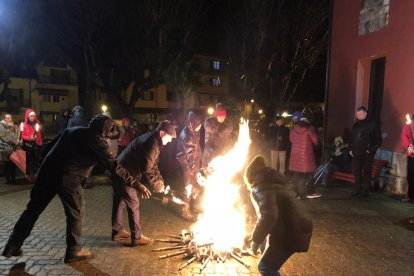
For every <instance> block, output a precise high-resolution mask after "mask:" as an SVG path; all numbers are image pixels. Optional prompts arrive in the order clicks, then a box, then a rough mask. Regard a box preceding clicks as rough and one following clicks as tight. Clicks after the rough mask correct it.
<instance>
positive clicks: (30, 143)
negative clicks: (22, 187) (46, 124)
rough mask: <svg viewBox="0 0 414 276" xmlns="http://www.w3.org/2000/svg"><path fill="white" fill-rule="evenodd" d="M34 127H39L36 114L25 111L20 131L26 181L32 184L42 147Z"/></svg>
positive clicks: (38, 131)
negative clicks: (24, 153) (24, 157)
mask: <svg viewBox="0 0 414 276" xmlns="http://www.w3.org/2000/svg"><path fill="white" fill-rule="evenodd" d="M36 125H37V126H38V127H40V124H39V120H38V118H37V115H36V112H34V110H33V109H27V110H26V113H25V116H24V122H23V131H22V141H23V150H24V151H25V152H26V177H27V181H29V182H33V181H34V178H35V174H36V172H37V164H38V161H39V160H38V152H39V149H40V147H42V145H43V141H42V134H41V132H40V130H39V129H36Z"/></svg>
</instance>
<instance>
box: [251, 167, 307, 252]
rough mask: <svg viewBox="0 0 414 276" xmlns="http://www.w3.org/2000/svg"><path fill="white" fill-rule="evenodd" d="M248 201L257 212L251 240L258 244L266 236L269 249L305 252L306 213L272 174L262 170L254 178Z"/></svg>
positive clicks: (278, 177)
mask: <svg viewBox="0 0 414 276" xmlns="http://www.w3.org/2000/svg"><path fill="white" fill-rule="evenodd" d="M254 183H255V186H254V188H253V190H252V193H251V197H252V199H253V200H254V202H255V203H256V204H255V205H256V206H257V207H256V208H257V209H258V220H257V223H256V226H255V228H254V230H253V234H252V240H253V241H254V242H255V243H257V244H261V243H262V242H263V241H264V240H265V238H266V237H267V235H270V236H269V242H270V244H271V245H277V246H283V247H284V249H285V250H287V251H291V252H303V251H307V249H308V248H309V243H310V238H311V236H312V230H313V224H312V219H311V217H310V214H309V212H308V211H307V210H306V207H305V206H304V205H303V203H302V202H300V201H299V200H297V198H296V194H295V193H294V192H292V191H290V190H288V189H287V188H286V187H285V185H284V180H283V178H282V177H281V176H279V175H278V174H277V173H276V171H274V170H271V169H268V168H266V169H265V170H263V171H262V173H259V174H258V175H257V176H256V178H255V181H254Z"/></svg>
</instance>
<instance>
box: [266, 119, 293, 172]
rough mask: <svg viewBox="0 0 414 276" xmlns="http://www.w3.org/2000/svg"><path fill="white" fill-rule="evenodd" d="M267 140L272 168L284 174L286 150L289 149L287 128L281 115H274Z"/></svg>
mask: <svg viewBox="0 0 414 276" xmlns="http://www.w3.org/2000/svg"><path fill="white" fill-rule="evenodd" d="M268 140H269V144H270V159H271V162H272V163H271V164H272V168H273V169H274V170H276V171H278V172H279V173H280V174H281V175H283V176H284V175H285V170H286V152H287V151H288V149H289V146H290V143H289V129H288V128H287V127H286V126H285V125H284V121H283V117H282V116H276V118H275V122H274V124H273V125H271V126H270V128H269V134H268ZM278 167H279V168H278Z"/></svg>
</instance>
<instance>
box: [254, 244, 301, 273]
mask: <svg viewBox="0 0 414 276" xmlns="http://www.w3.org/2000/svg"><path fill="white" fill-rule="evenodd" d="M292 254H293V253H291V252H288V251H287V250H286V249H285V248H284V246H283V245H280V244H269V246H268V247H267V248H266V250H265V251H264V253H263V255H262V258H261V259H260V261H259V271H260V273H261V274H262V275H263V276H276V275H280V273H279V269H280V268H281V267H282V265H283V264H284V263H285V262H286V260H287V259H289V257H290V256H291V255H292Z"/></svg>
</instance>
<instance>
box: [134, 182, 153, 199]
mask: <svg viewBox="0 0 414 276" xmlns="http://www.w3.org/2000/svg"><path fill="white" fill-rule="evenodd" d="M137 190H138V192H139V193H140V194H141V196H142V198H145V199H148V198H150V196H151V192H150V191H149V190H148V189H147V187H145V186H144V185H143V184H139V186H138V189H137Z"/></svg>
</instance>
